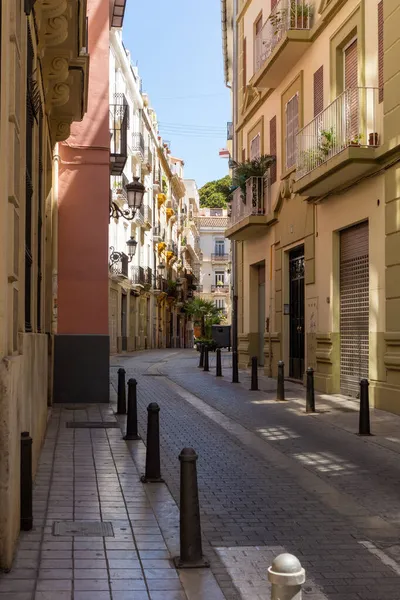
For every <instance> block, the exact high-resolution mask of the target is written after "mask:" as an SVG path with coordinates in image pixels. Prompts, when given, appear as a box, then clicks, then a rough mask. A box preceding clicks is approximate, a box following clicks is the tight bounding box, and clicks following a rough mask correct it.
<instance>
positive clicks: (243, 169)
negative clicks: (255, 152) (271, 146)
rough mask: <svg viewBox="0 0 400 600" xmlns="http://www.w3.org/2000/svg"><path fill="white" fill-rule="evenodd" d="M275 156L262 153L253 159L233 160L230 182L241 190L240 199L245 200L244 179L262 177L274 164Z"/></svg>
mask: <svg viewBox="0 0 400 600" xmlns="http://www.w3.org/2000/svg"><path fill="white" fill-rule="evenodd" d="M275 162H276V156H275V155H271V154H263V155H262V156H259V157H258V158H254V159H253V160H245V161H244V162H242V163H237V162H235V163H234V165H233V169H234V171H233V178H232V183H233V185H234V186H236V187H237V188H238V187H240V189H241V190H242V200H243V202H245V201H246V181H247V180H248V179H250V177H264V175H265V174H266V172H267V171H268V169H269V168H270V167H271V166H272V165H273V164H275Z"/></svg>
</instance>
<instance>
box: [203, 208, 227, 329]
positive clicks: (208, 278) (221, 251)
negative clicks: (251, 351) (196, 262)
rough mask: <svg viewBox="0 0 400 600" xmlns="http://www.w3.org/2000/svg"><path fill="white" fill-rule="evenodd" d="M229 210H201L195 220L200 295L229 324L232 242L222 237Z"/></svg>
mask: <svg viewBox="0 0 400 600" xmlns="http://www.w3.org/2000/svg"><path fill="white" fill-rule="evenodd" d="M227 213H228V211H227V210H226V209H222V208H201V209H200V210H199V213H198V217H197V226H198V229H199V234H200V248H201V253H202V261H201V265H200V286H199V295H200V297H201V298H204V300H208V301H211V302H213V303H214V304H215V306H217V308H219V309H220V310H221V316H222V317H223V321H222V322H223V323H224V324H226V325H229V324H230V323H231V304H232V303H231V269H232V258H231V243H230V240H229V239H227V238H225V230H226V228H227V225H228V215H227Z"/></svg>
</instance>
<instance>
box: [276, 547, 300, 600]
mask: <svg viewBox="0 0 400 600" xmlns="http://www.w3.org/2000/svg"><path fill="white" fill-rule="evenodd" d="M268 580H269V582H270V583H271V600H301V597H302V594H301V586H302V585H303V583H304V582H305V580H306V572H305V570H304V569H303V567H302V566H301V564H300V561H299V560H298V559H297V558H296V557H295V556H293V554H280V555H279V556H277V557H276V558H275V559H274V561H273V563H272V565H271V566H270V567H269V568H268Z"/></svg>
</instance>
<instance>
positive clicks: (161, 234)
mask: <svg viewBox="0 0 400 600" xmlns="http://www.w3.org/2000/svg"><path fill="white" fill-rule="evenodd" d="M153 241H154V243H156V244H158V243H159V242H164V241H165V229H164V228H163V227H162V226H161V225H156V226H155V227H154V228H153Z"/></svg>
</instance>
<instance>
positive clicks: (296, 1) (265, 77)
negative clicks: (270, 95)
mask: <svg viewBox="0 0 400 600" xmlns="http://www.w3.org/2000/svg"><path fill="white" fill-rule="evenodd" d="M314 10H315V5H314V1H313V0H308V1H307V0H279V2H278V3H277V4H276V5H275V7H274V9H273V10H272V12H271V14H270V15H269V17H268V19H267V21H266V22H265V24H264V25H263V27H262V29H261V31H260V32H259V33H258V34H257V36H256V39H255V44H254V68H255V74H254V76H253V78H252V80H251V82H250V83H251V85H252V86H254V87H256V88H260V89H263V88H276V87H277V86H278V85H279V84H280V82H281V81H282V73H283V74H285V73H289V71H290V70H291V69H292V68H293V66H294V65H295V64H296V63H297V62H298V60H299V59H300V58H301V57H302V55H303V54H304V53H305V52H306V50H307V48H308V47H309V45H310V44H311V39H310V36H309V31H310V29H311V27H312V26H313V23H314Z"/></svg>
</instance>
